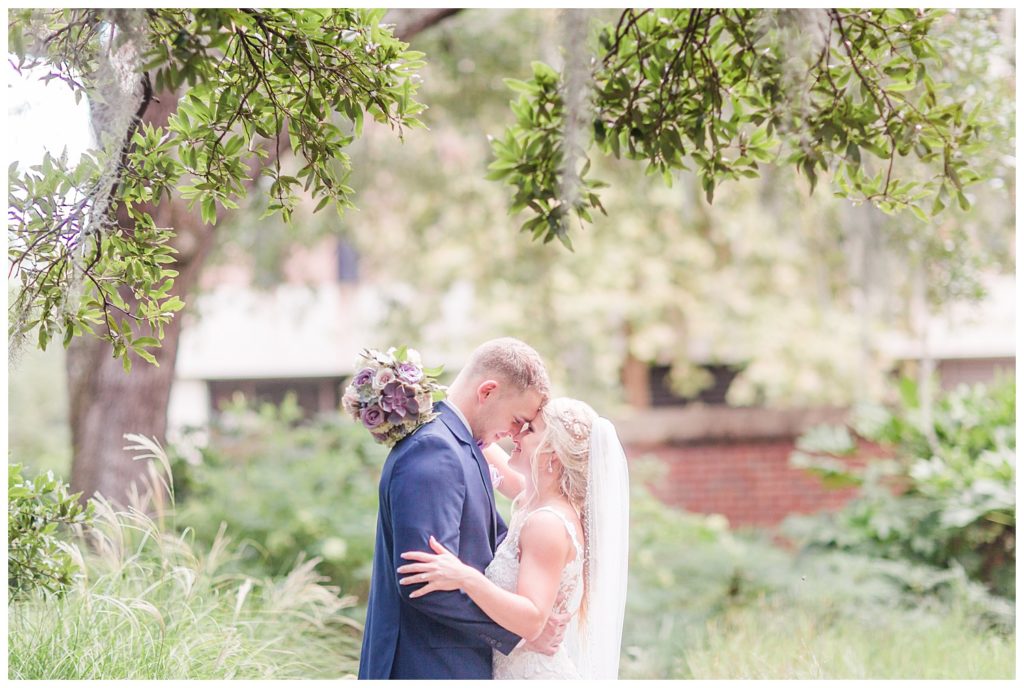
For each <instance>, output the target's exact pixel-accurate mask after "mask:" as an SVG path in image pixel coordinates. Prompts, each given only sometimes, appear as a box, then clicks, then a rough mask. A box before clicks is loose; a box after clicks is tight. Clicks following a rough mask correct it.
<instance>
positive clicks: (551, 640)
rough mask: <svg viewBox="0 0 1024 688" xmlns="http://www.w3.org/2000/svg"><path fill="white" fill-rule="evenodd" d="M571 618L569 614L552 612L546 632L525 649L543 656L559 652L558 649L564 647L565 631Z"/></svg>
mask: <svg viewBox="0 0 1024 688" xmlns="http://www.w3.org/2000/svg"><path fill="white" fill-rule="evenodd" d="M571 618H572V617H571V616H570V615H569V614H563V613H562V612H557V611H553V612H551V616H549V617H548V622H547V623H546V624H544V630H543V631H541V633H540V635H539V636H537V637H536V638H534V639H533V640H532V641H530V642H527V643H526V645H525V646H524V647H525V648H526V649H527V650H530V651H531V652H539V653H541V654H542V655H549V656H550V655H553V654H555V653H556V652H558V648H559V647H561V646H562V640H563V639H564V638H565V629H566V627H567V626H568V625H569V620H570V619H571Z"/></svg>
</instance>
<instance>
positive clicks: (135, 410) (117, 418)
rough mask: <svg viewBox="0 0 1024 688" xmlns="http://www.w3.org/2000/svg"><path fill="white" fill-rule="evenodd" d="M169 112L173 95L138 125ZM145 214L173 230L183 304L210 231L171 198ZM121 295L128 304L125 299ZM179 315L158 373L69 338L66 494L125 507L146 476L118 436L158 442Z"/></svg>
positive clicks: (93, 342) (162, 97)
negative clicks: (125, 364) (68, 471)
mask: <svg viewBox="0 0 1024 688" xmlns="http://www.w3.org/2000/svg"><path fill="white" fill-rule="evenodd" d="M176 106H177V97H176V95H175V94H173V93H161V94H159V95H158V96H157V99H156V100H155V101H154V102H152V103H150V105H149V107H148V108H147V109H146V112H145V114H144V115H143V118H142V119H143V121H144V122H146V123H149V124H152V125H153V126H155V127H160V126H165V125H166V124H167V119H168V117H170V115H171V113H172V112H173V111H174V109H175V107H176ZM147 210H148V212H149V213H150V215H152V217H153V220H154V221H155V223H156V225H157V226H159V227H174V229H175V237H174V239H173V240H172V245H173V246H174V247H175V248H176V249H177V250H178V254H177V261H176V263H175V265H174V266H173V267H174V269H175V270H178V277H177V278H176V279H175V281H174V288H173V289H172V293H173V294H174V295H175V296H178V297H180V298H181V299H182V300H183V301H185V302H186V303H187V302H188V300H189V299H188V297H189V296H190V295H191V294H192V292H193V290H194V287H195V286H196V284H197V283H198V281H199V274H200V271H201V269H202V266H203V263H204V261H205V259H206V256H207V254H208V253H209V250H210V248H211V246H212V244H213V227H210V226H206V225H204V224H203V223H202V221H201V219H200V217H199V213H198V212H197V211H196V212H192V211H189V210H188V209H187V207H186V205H185V203H184V202H183V201H181V200H179V199H173V200H171V201H165V202H163V203H161V204H160V205H159V206H156V207H149V208H147ZM118 222H119V224H120V225H121V226H122V227H125V226H128V224H127V223H128V222H129V219H128V217H127V215H126V214H125V213H123V212H121V213H119V214H118ZM122 296H124V297H125V300H126V301H128V303H129V304H132V299H131V297H130V295H128V294H122ZM183 316H184V311H182V312H179V313H177V314H176V315H175V317H174V319H173V320H171V322H170V323H169V324H168V325H167V326H166V327H165V328H164V338H163V343H162V346H161V347H160V348H158V349H154V350H152V353H153V355H154V356H156V359H157V361H158V362H159V364H160V365H159V367H158V366H154V365H152V364H150V363H147V362H146V361H143V360H142V359H140V358H138V357H137V356H135V355H134V354H129V356H131V358H132V370H131V373H126V372H125V371H124V368H123V367H122V363H121V359H119V358H115V357H114V356H113V355H112V351H111V347H110V344H109V342H105V341H103V340H100V339H97V338H95V337H76V338H75V339H74V340H72V342H71V345H70V346H69V347H68V351H67V358H66V366H67V379H68V388H69V390H68V391H69V394H68V401H69V404H70V414H69V419H70V423H71V442H72V457H73V458H72V463H71V487H72V489H73V490H75V491H80V492H82V493H83V494H82V497H83V498H88V497H90V496H92V495H93V494H96V493H100V494H102V495H103V496H104V497H106V498H107V499H110V500H111V501H114V502H118V503H121V504H125V503H126V502H127V499H126V498H127V496H128V495H129V494H130V493H131V490H132V484H133V483H138V482H139V480H140V479H141V478H142V477H143V476H145V475H146V473H147V467H146V462H144V461H134V460H133V459H132V457H131V456H130V455H129V454H128V453H127V452H125V451H124V446H125V440H124V435H125V434H127V433H138V434H140V435H146V436H147V437H154V438H156V439H157V440H158V441H159V442H161V443H163V442H164V438H165V435H166V432H167V405H168V402H169V400H170V394H171V384H172V382H173V381H174V369H175V362H176V358H177V354H178V339H179V337H180V336H181V328H182V318H183ZM145 334H151V333H149V332H147V333H145ZM138 487H139V489H140V490H142V488H143V486H142V485H139V486H138Z"/></svg>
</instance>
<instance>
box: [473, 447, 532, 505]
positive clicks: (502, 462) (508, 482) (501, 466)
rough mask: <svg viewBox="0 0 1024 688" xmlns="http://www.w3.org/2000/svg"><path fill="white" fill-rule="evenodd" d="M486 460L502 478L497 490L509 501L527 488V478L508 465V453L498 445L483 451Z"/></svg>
mask: <svg viewBox="0 0 1024 688" xmlns="http://www.w3.org/2000/svg"><path fill="white" fill-rule="evenodd" d="M483 453H484V458H485V459H487V463H488V464H490V465H491V466H492V467H493V468H494V470H496V471H497V472H498V475H500V476H501V481H500V482H499V483H498V484H497V486H496V489H497V490H498V492H500V493H501V494H503V495H505V497H507V498H508V499H515V498H516V497H517V496H518V495H519V493H520V492H522V491H523V488H524V487H526V478H524V477H523V475H522V474H521V473H518V472H517V471H516V470H514V469H513V468H512V467H511V466H509V465H508V452H507V451H505V450H504V449H502V448H501V446H500V445H498V444H492V445H489V446H487V447H485V448H484V449H483Z"/></svg>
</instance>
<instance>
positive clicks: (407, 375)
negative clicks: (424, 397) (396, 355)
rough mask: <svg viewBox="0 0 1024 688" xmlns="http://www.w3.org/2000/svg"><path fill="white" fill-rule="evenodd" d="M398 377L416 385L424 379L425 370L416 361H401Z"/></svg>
mask: <svg viewBox="0 0 1024 688" xmlns="http://www.w3.org/2000/svg"><path fill="white" fill-rule="evenodd" d="M398 379H399V380H401V381H402V382H407V383H409V384H410V385H415V384H416V383H417V382H419V381H420V380H422V379H423V371H422V370H420V367H419V366H418V365H416V364H414V363H399V364H398Z"/></svg>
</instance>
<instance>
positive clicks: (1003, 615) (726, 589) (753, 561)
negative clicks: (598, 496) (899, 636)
mask: <svg viewBox="0 0 1024 688" xmlns="http://www.w3.org/2000/svg"><path fill="white" fill-rule="evenodd" d="M663 470H664V466H663V465H662V464H659V463H657V462H654V461H646V460H637V459H634V460H632V461H631V462H630V486H631V505H630V509H631V511H630V521H631V528H630V564H629V588H628V596H627V607H626V619H625V627H624V630H623V659H622V673H621V675H622V676H623V677H624V678H695V677H696V678H709V677H712V676H708V675H706V674H703V673H700V674H697V675H695V674H694V667H692V666H691V660H693V661H698V660H699V662H698V664H699V667H703V666H704V664H706V662H707V660H708V656H707V653H706V647H707V643H708V642H709V640H708V639H709V637H713V636H715V635H716V633H717V631H716V630H715V629H716V628H720V626H721V624H722V623H723V620H724V619H732V618H735V617H737V616H738V617H741V618H743V619H745V620H750V619H752V618H756V617H758V615H759V614H760V613H761V612H762V611H763V613H764V615H763V617H761V619H762V623H767V622H768V620H770V619H771V618H772V617H773V616H775V615H776V614H777V610H778V609H785V610H787V612H788V613H790V614H791V617H790V618H791V619H804V620H806V619H811V620H813V622H814V623H815V624H817V625H818V626H819V627H821V628H822V630H823V632H824V631H825V630H826V629H831V630H829V631H828V632H829V633H831V634H832V635H835V636H838V637H842V636H843V635H844V633H847V631H844V630H842V629H849V633H851V634H854V635H856V636H857V637H858V638H860V637H861V636H868V635H870V634H869V633H868V629H871V628H874V627H877V626H878V625H879V624H886V625H890V626H900V625H902V624H913V625H914V628H922V627H924V626H927V625H928V624H929V623H931V624H934V623H937V622H938V620H940V619H942V618H945V617H947V616H949V615H950V614H952V613H958V614H960V615H961V616H962V618H965V619H970V620H971V622H970V624H969V627H968V625H966V624H965V627H964V628H963V629H962V632H963V634H964V636H965V637H966V636H968V635H970V636H972V637H973V635H977V634H986V633H995V634H998V635H1000V637H1004V636H1005V635H1006V634H1008V633H1012V632H1013V629H1014V608H1013V604H1012V603H1010V602H1009V601H1008V600H1005V599H1003V598H1000V597H996V596H993V595H991V594H989V592H988V591H987V590H986V589H985V588H984V586H982V585H980V584H979V583H976V582H973V581H970V580H969V579H968V578H967V576H966V575H965V574H964V572H963V571H962V570H957V569H937V568H934V567H930V566H925V565H921V564H915V563H911V562H907V561H900V560H896V561H891V560H886V559H880V558H877V557H872V556H868V555H864V554H857V553H852V552H842V551H834V550H833V551H829V550H820V549H818V550H815V549H809V550H806V551H804V552H802V553H800V554H799V555H798V556H794V555H793V554H792V553H790V552H788V551H786V550H784V549H782V548H780V547H778V546H776V545H775V544H773V543H772V542H771V540H770V539H769V537H768V535H767V534H766V533H762V532H758V531H746V532H741V531H735V530H730V528H729V524H728V522H727V521H726V520H725V518H724V517H722V516H718V515H701V514H692V513H687V512H683V511H679V510H677V509H673V508H670V507H666V506H665V505H664V504H662V503H661V502H659V501H658V500H657V499H656V498H655V497H653V496H652V494H651V493H650V491H649V490H648V489H647V487H646V485H648V484H652V483H655V482H657V481H658V480H659V479H660V474H661V471H663ZM773 610H774V611H773ZM856 629H860V630H856ZM744 632H745V633H757V632H758V629H757V628H748V629H746V630H745V631H744ZM913 632H914V633H917V632H918V631H917V630H914V631H913ZM858 634H859V635H858ZM715 642H717V643H721V642H725V641H723V639H722V638H720V637H718V638H716V639H715ZM789 649H791V650H792V649H795V648H789ZM875 649H878V648H877V647H876V648H875ZM781 666H782V665H781V664H780V663H774V664H766V665H765V671H766V672H767V673H764V674H761V676H762V677H764V676H772V675H773V674H772V671H775V670H778V672H779V673H776V674H774V677H775V678H784V677H785V676H786V674H785V672H784V671H782V669H781ZM869 666H870V663H869ZM699 667H698V668H699ZM946 668H947V669H948V668H949V667H946ZM953 668H955V667H953ZM829 670H830V671H832V669H829ZM701 671H704V669H703V668H701ZM841 675H843V673H842V672H841V671H838V673H833V674H832V675H831V677H833V678H837V677H839V676H841ZM905 676H912V674H909V673H908V674H905ZM732 677H739V676H737V675H735V674H734V675H732Z"/></svg>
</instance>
